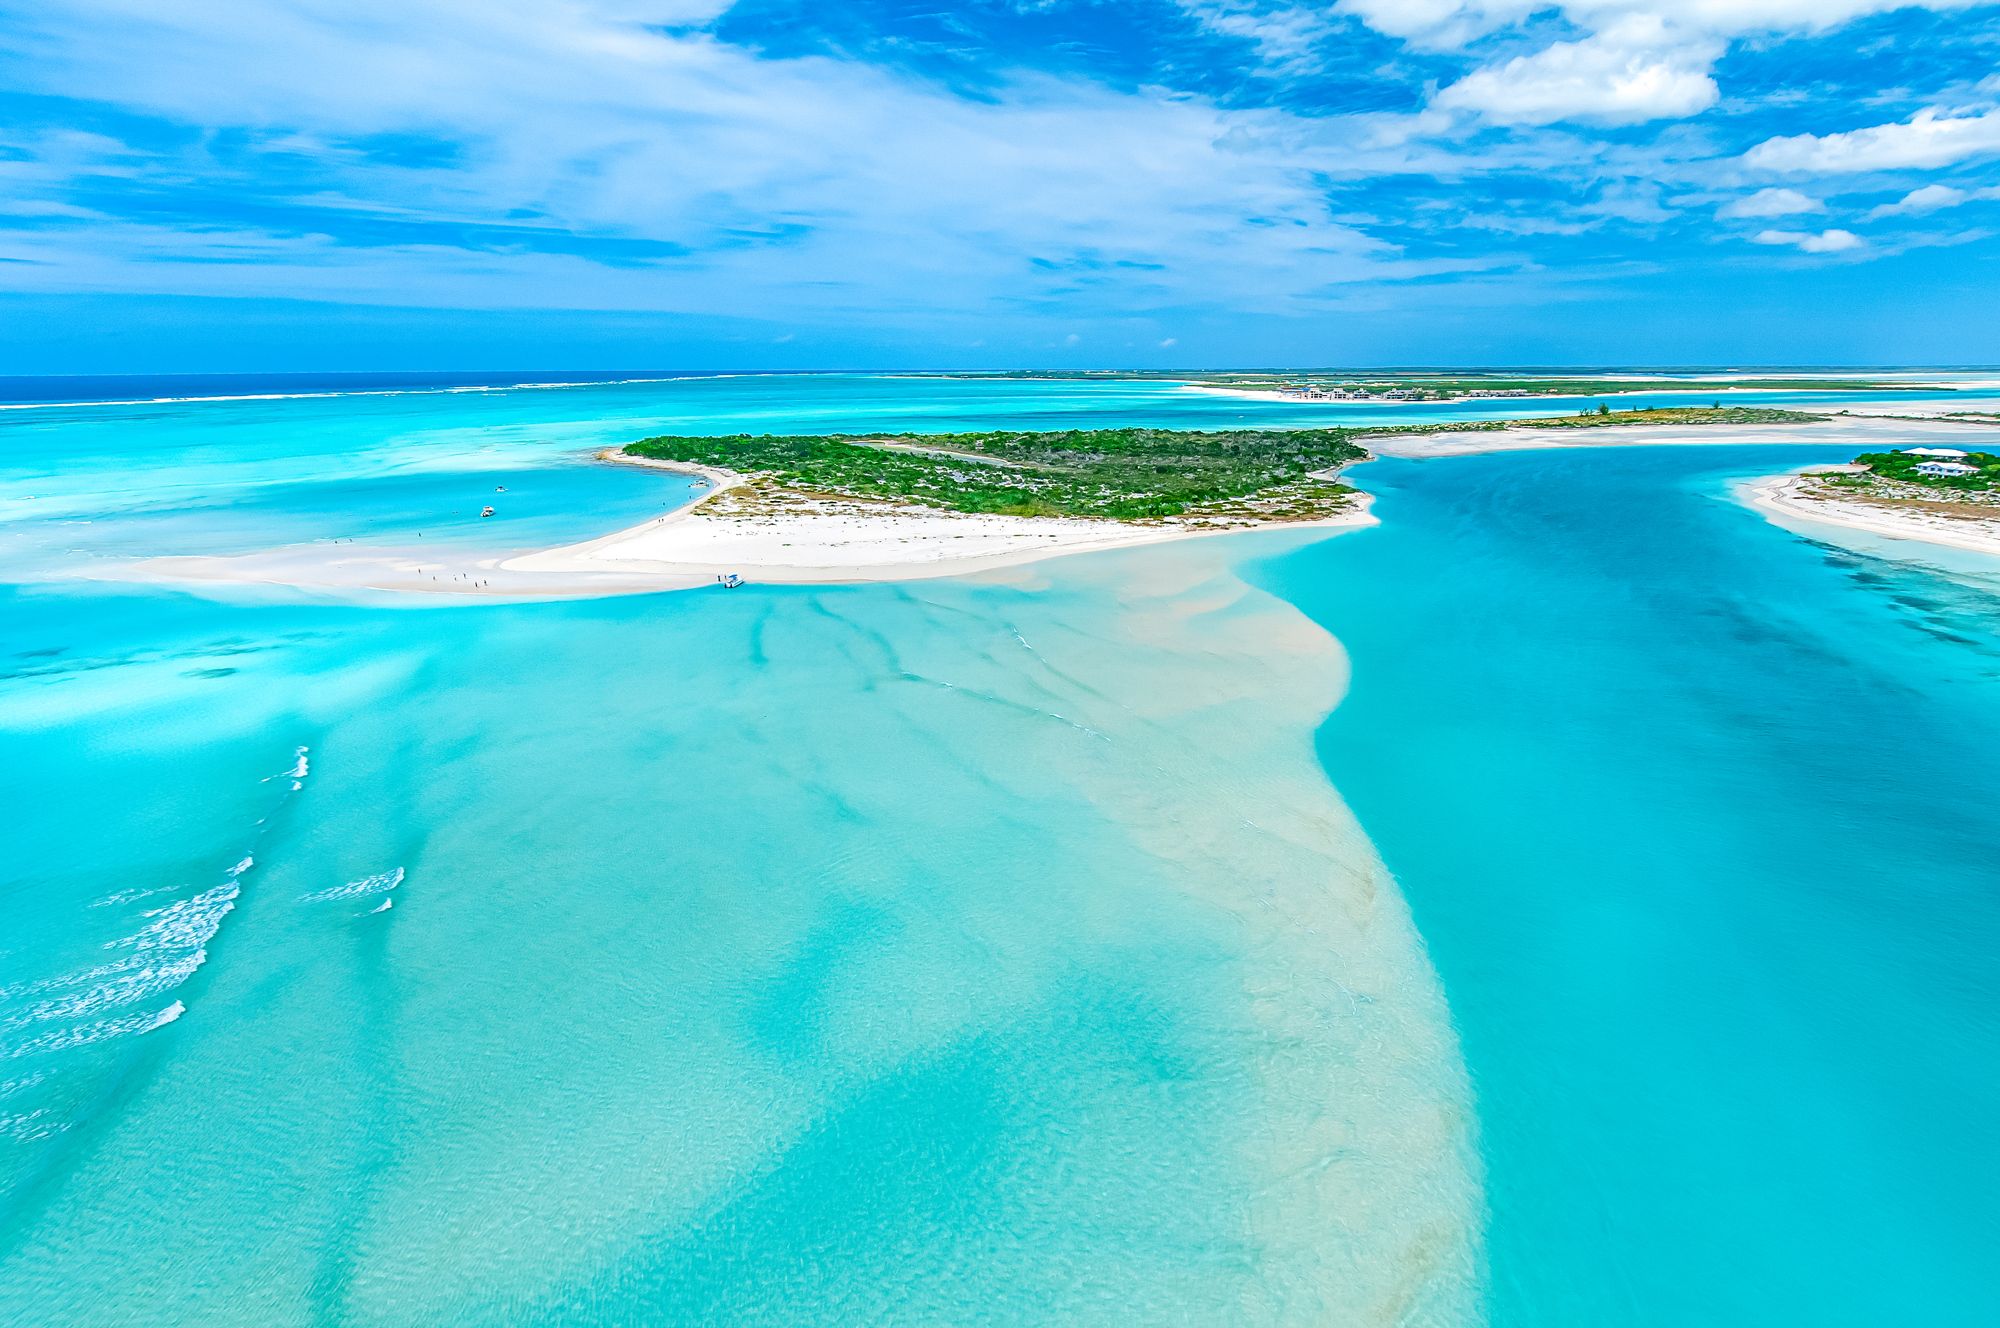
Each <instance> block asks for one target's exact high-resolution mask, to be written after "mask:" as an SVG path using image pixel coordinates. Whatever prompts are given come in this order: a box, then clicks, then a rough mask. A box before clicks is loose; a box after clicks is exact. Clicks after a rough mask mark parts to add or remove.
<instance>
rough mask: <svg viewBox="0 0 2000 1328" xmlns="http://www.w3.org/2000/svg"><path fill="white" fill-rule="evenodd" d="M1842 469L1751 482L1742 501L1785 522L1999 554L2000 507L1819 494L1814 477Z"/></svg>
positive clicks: (1810, 470)
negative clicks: (1921, 504)
mask: <svg viewBox="0 0 2000 1328" xmlns="http://www.w3.org/2000/svg"><path fill="white" fill-rule="evenodd" d="M1840 469H1845V467H1828V466H1809V467H1807V468H1805V469H1804V470H1801V471H1793V472H1791V473H1789V474H1785V475H1771V476H1767V477H1765V478H1763V479H1758V480H1751V481H1749V482H1747V483H1745V484H1744V485H1742V486H1741V487H1740V489H1739V490H1738V492H1739V494H1740V495H1741V497H1742V499H1743V501H1744V502H1746V503H1748V504H1749V505H1750V506H1752V507H1754V508H1756V509H1757V510H1758V511H1760V512H1762V513H1764V514H1765V515H1766V516H1768V517H1770V518H1771V519H1772V520H1773V521H1775V522H1777V523H1778V524H1779V525H1781V526H1787V527H1790V526H1794V525H1801V524H1802V525H1806V526H1839V527H1842V528H1845V529H1848V530H1859V531H1865V532H1867V533H1868V534H1871V535H1881V536H1884V537H1886V538H1888V539H1901V540H1917V541H1920V542H1922V543H1925V544H1937V545H1943V546H1944V547H1946V548H1951V549H1965V550H1967V551H1969V552H1972V553H1983V554H1988V555H1991V556H1994V557H2000V509H1996V508H1990V507H1989V508H1974V509H1971V510H1969V511H1968V510H1965V509H1962V508H1961V509H1960V511H1956V512H1955V511H1951V510H1949V509H1950V507H1951V505H1949V504H1943V503H1934V504H1929V505H1927V506H1924V507H1917V506H1913V505H1909V504H1902V503H1884V502H1869V501H1867V500H1865V499H1862V498H1844V497H1843V498H1826V497H1818V496H1816V495H1815V490H1816V488H1817V486H1815V485H1814V484H1813V482H1812V476H1813V475H1815V474H1822V473H1825V472H1827V471H1829V470H1840ZM1822 492H1823V491H1822Z"/></svg>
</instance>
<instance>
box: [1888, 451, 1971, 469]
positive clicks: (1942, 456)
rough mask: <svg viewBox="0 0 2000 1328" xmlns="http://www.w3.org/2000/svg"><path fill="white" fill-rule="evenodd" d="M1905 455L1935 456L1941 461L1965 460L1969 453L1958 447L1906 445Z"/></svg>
mask: <svg viewBox="0 0 2000 1328" xmlns="http://www.w3.org/2000/svg"><path fill="white" fill-rule="evenodd" d="M1903 455H1904V456H1920V457H1934V458H1936V459H1937V460H1939V461H1963V460H1965V458H1966V456H1967V453H1965V452H1961V451H1960V450H1959V449H1958V448H1956V447H1906V448H1904V449H1903ZM1918 469H1919V470H1921V469H1923V467H1921V466H1919V467H1918Z"/></svg>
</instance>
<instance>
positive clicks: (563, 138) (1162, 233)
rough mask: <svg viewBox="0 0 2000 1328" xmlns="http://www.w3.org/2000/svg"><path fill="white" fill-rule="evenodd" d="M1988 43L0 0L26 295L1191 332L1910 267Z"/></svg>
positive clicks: (620, 4)
mask: <svg viewBox="0 0 2000 1328" xmlns="http://www.w3.org/2000/svg"><path fill="white" fill-rule="evenodd" d="M919 10H922V12H918V11H919ZM1940 15H1942V16H1946V17H1944V18H1942V19H1940V18H1938V17H1937V16H1940ZM1860 23H1866V24H1870V25H1872V26H1870V27H1868V28H1867V29H1865V32H1864V30H1862V29H1858V28H1849V27H1845V26H1844V25H1852V24H1860ZM871 25H872V26H871ZM1925 25H1928V26H1925ZM1954 25H1956V26H1954ZM1919 29H1920V30H1921V31H1922V32H1923V33H1924V36H1925V40H1924V42H1922V43H1918V42H1911V43H1908V45H1909V47H1910V54H1909V57H1908V60H1907V62H1906V63H1904V64H1899V65H1897V66H1895V68H1894V69H1892V70H1891V69H1883V70H1882V71H1881V72H1877V67H1878V66H1879V65H1880V64H1881V63H1882V62H1883V61H1885V60H1889V59H1891V58H1892V57H1895V56H1896V52H1897V50H1898V46H1897V43H1896V42H1895V41H1894V40H1893V37H1894V35H1895V34H1896V33H1899V32H1903V31H1906V30H1919ZM1857 34H1861V35H1864V36H1866V37H1867V39H1868V41H1869V42H1870V43H1872V45H1871V50H1873V51H1874V52H1875V54H1873V55H1871V56H1869V57H1868V58H1867V59H1865V60H1864V59H1862V58H1860V57H1857V56H1856V55H1855V53H1854V49H1853V48H1854V45H1855V44H1856V42H1857V41H1858V40H1860V36H1857ZM1955 37H1962V40H1960V41H1958V42H1957V44H1956V45H1954V44H1953V39H1954V38H1955ZM1996 37H2000V5H1987V6H1982V5H1980V4H1977V3H1974V0H1931V3H1928V4H1922V5H1918V6H1901V5H1898V4H1895V3H1892V2H1891V0H1812V2H1811V3H1807V2H1806V0H1681V2H1680V3H1675V4H1671V5H1670V4H1666V3H1663V2H1662V0H1559V2H1558V3H1545V2H1543V0H1338V2H1337V3H1334V4H1331V5H1328V4H1313V3H1304V2H1303V0H1173V3H1172V4H1171V5H1170V6H1168V7H1166V8H1164V9H1163V8H1161V7H1160V6H1158V5H1145V4H1140V3H1137V0H1020V2H1018V3H1012V4H991V5H959V6H952V5H946V6H943V7H941V8H940V9H939V11H938V12H936V13H933V12H930V11H929V10H923V9H922V7H909V6H887V7H868V8H848V7H836V8H835V9H829V10H827V11H824V12H822V11H819V10H814V9H812V8H809V7H797V8H789V9H783V10H777V11H773V10H771V9H770V8H769V7H766V6H752V5H737V4H734V3H732V0H485V2H484V3H475V2H474V0H346V3H343V4H340V5H331V4H327V3H324V0H261V2H260V3H259V4H256V5H252V6H241V5H226V4H224V3H222V0H181V3H178V4H175V5H160V4H157V3H154V0H34V3H28V2H27V0H0V86H4V87H6V88H9V89H12V90H13V100H12V101H7V102H4V103H0V105H5V106H7V107H10V108H11V110H12V116H11V118H0V199H4V200H5V201H4V202H0V292H4V291H8V290H12V291H16V292H49V293H60V292H83V293H104V294H117V293H146V294H172V295H181V296H210V297H225V298H251V297H285V298H304V299H313V300H326V301H352V302H372V303H381V304H402V305H416V306H426V307H452V308H480V309H495V308H510V307H512V308H550V309H583V310H622V311H623V310H628V311H634V312H644V311H657V312H662V313H667V314H672V315H674V316H676V317H681V316H686V317H690V318H701V317H717V316H721V315H723V314H727V315H728V316H729V317H735V318H748V319H764V320H769V321H770V322H772V323H773V324H775V325H777V328H778V330H780V331H783V332H785V333H786V334H787V335H790V334H791V329H792V328H793V327H795V326H796V327H799V328H805V329H809V328H811V327H814V326H819V327H827V326H835V325H839V324H841V323H842V322H843V321H845V322H847V323H860V322H864V321H878V322H880V321H893V322H896V323H898V324H899V325H900V326H903V327H905V328H909V329H921V330H923V331H924V332H925V333H928V332H929V331H931V330H935V331H936V333H937V335H940V336H945V335H949V336H953V337H957V338H958V339H959V341H960V344H970V343H971V342H972V341H973V340H974V339H975V336H976V338H977V339H980V340H984V339H985V338H986V336H987V334H988V331H989V330H990V329H992V328H995V327H1016V328H1021V329H1029V328H1032V329H1034V332H1033V334H1032V335H1033V336H1034V338H1035V344H1040V345H1052V346H1059V345H1062V344H1064V341H1065V338H1066V337H1067V336H1069V335H1071V334H1072V333H1071V325H1072V324H1080V325H1085V326H1083V327H1081V328H1080V331H1079V333H1078V335H1079V338H1080V339H1079V343H1078V344H1080V345H1082V346H1093V345H1102V344H1105V339H1104V337H1103V336H1102V335H1101V333H1100V332H1099V330H1098V329H1099V327H1100V326H1101V325H1103V324H1105V323H1107V322H1120V323H1121V325H1123V324H1126V323H1129V324H1131V325H1132V331H1131V333H1130V335H1131V336H1132V338H1133V341H1132V344H1134V345H1144V346H1150V347H1154V348H1160V349H1164V348H1165V345H1164V343H1166V342H1168V341H1176V342H1177V344H1179V345H1181V346H1183V347H1185V346H1189V345H1191V344H1193V342H1194V338H1193V337H1192V336H1191V335H1190V334H1189V333H1188V332H1187V331H1186V329H1187V328H1188V327H1189V326H1190V325H1191V320H1198V319H1201V318H1216V319H1228V318H1237V319H1253V318H1278V319H1288V320H1298V321H1299V322H1300V323H1301V325H1303V324H1304V323H1305V322H1307V321H1309V320H1313V319H1324V318H1327V317H1329V316H1330V315H1337V314H1338V313H1340V312H1341V311H1344V310H1348V309H1351V308H1353V307H1354V306H1355V304H1356V303H1357V302H1358V301H1363V300H1373V301H1374V302H1375V304H1376V306H1377V307H1380V306H1382V305H1385V304H1391V303H1394V302H1395V301H1396V300H1399V299H1407V300H1411V301H1414V300H1416V299H1417V298H1418V297H1417V294H1416V292H1418V291H1426V292H1434V291H1453V292H1462V293H1463V294H1462V296H1459V297H1450V298H1463V299H1464V300H1467V301H1485V302H1488V303H1489V304H1491V305H1493V306H1495V307H1497V306H1500V305H1502V304H1504V303H1505V302H1506V301H1505V299H1504V298H1503V297H1502V296H1501V295H1500V294H1498V292H1502V291H1506V290H1517V291H1518V290H1532V291H1534V292H1536V293H1538V294H1547V293H1548V292H1551V291H1555V290H1561V291H1563V292H1565V295H1564V298H1569V297H1570V296H1569V295H1568V294H1567V293H1568V292H1580V291H1584V290H1600V291H1602V290H1614V289H1617V288H1619V284H1620V283H1621V282H1624V281H1626V280H1628V279H1631V278H1632V274H1633V273H1635V272H1641V271H1671V270H1685V271H1691V272H1699V271H1701V270H1702V269H1703V266H1704V265H1705V264H1708V263H1711V262H1713V258H1712V255H1714V254H1715V253H1717V252H1721V251H1720V250H1718V248H1717V246H1716V244H1715V241H1717V240H1718V239H1728V240H1731V241H1733V242H1734V243H1733V244H1732V245H1730V246H1729V248H1730V249H1732V250H1733V251H1734V255H1735V256H1734V257H1733V258H1732V259H1731V260H1730V261H1731V262H1732V263H1735V264H1738V265H1743V264H1759V263H1761V264H1762V265H1763V266H1764V267H1765V268H1766V269H1767V270H1771V271H1782V270H1792V269H1796V268H1797V267H1799V264H1798V263H1797V262H1796V260H1795V259H1793V258H1789V257H1782V256H1780V255H1778V254H1775V253H1764V254H1757V253H1756V251H1748V252H1746V251H1744V250H1743V249H1742V248H1741V242H1742V241H1743V240H1745V239H1750V240H1754V241H1756V242H1757V243H1758V244H1760V245H1763V246H1767V247H1769V248H1772V249H1778V248H1786V249H1791V250H1795V251H1797V252H1802V253H1810V254H1836V253H1845V254H1848V255H1850V256H1851V257H1855V258H1861V257H1866V258H1868V259H1870V260H1872V262H1873V263H1875V264H1876V265H1883V264H1885V263H1886V261H1887V260H1888V259H1890V258H1892V257H1895V256H1897V255H1902V254H1907V253H1909V252H1912V250H1913V248H1914V246H1915V245H1916V244H1918V243H1920V242H1921V239H1920V237H1916V236H1913V234H1912V232H1914V231H1917V230H1920V229H1921V227H1922V226H1923V224H1924V223H1923V221H1922V219H1923V218H1924V217H1926V216H1928V215H1930V214H1931V213H1933V212H1937V211H1940V210H1942V209H1944V208H1947V207H1953V206H1962V205H1964V204H1966V203H1969V202H1975V201H1980V200H1982V199H1985V198H1987V197H1989V192H1988V191H1989V190H1990V189H1992V188H1996V187H2000V184H1996V182H1995V180H1994V178H1993V175H1992V165H1993V162H1994V160H1995V159H1996V158H2000V109H1996V106H1995V102H1996V101H2000V84H1995V83H1992V81H1991V80H1990V79H1989V80H1988V81H1987V83H1986V84H1982V83H1981V82H1980V81H1979V80H1980V78H1981V77H1983V72H1978V71H1987V70H1990V68H1991V65H1990V51H1991V50H1992V49H1993V41H1994V39H1995V38H1996ZM1953 52H1955V53H1956V54H1955V55H1953V57H1952V61H1951V62H1947V61H1946V60H1945V59H1944V56H1945V55H1947V54H1951V53H1953ZM1919 53H1920V54H1921V56H1922V58H1921V59H1919V58H1918V55H1919ZM1982 61H1983V62H1984V63H1981V62H1982ZM1947 64H1949V68H1950V70H1952V71H1956V72H1952V73H1950V74H1949V75H1947V74H1946V73H1944V72H1933V71H1943V70H1945V69H1946V67H1947ZM1968 70H1970V71H1975V72H1966V71H1968ZM1926 79H1931V80H1934V81H1931V82H1926V81H1924V80H1926ZM4 95H5V94H0V96H4ZM1856 125H1861V126H1864V127H1862V128H1855V127H1854V126H1856ZM1932 172H1935V173H1937V175H1938V176H1939V178H1937V179H1926V178H1925V176H1926V174H1927V173H1932ZM1982 172H1984V173H1983V174H1982ZM1821 177H1824V178H1827V179H1830V180H1837V181H1839V182H1840V185H1839V187H1837V188H1836V187H1831V186H1829V185H1825V184H1808V183H1805V182H1806V181H1808V180H1813V179H1818V178H1821ZM1794 216H1800V217H1805V216H1810V217H1812V218H1813V219H1814V220H1813V223H1812V229H1809V230H1808V229H1804V228H1800V229H1796V230H1792V229H1770V230H1764V231H1758V232H1756V233H1754V234H1751V233H1749V232H1752V231H1753V230H1754V229H1755V227H1756V226H1757V225H1759V224H1761V223H1764V222H1770V221H1776V220H1777V219H1780V218H1786V217H1794ZM1745 222H1749V223H1751V224H1750V225H1748V226H1746V225H1744V224H1743V223H1745ZM1878 223H1880V224H1882V227H1883V229H1884V230H1889V229H1890V228H1891V227H1892V226H1893V229H1894V232H1895V234H1894V236H1893V237H1892V238H1891V239H1888V240H1884V239H1882V237H1880V236H1873V235H1872V232H1871V230H1870V227H1871V226H1872V225H1875V224H1878ZM1871 237H1872V242H1871ZM1963 242H1964V243H1973V242H1975V241H1973V240H1965V241H1963ZM1819 266H1820V267H1822V268H1825V267H1826V265H1819ZM1843 270H1845V265H1844V266H1843ZM1425 298H1432V299H1437V300H1439V301H1443V302H1448V297H1446V296H1444V295H1435V296H1430V295H1427V296H1425ZM1576 298H1582V297H1581V296H1580V295H1579V296H1576ZM1169 333H1172V335H1169ZM912 335H917V333H916V332H912ZM1021 335H1022V336H1023V337H1026V336H1028V335H1029V333H1028V332H1025V331H1024V332H1022V333H1021ZM800 339H801V340H804V339H806V338H804V337H801V338H800ZM764 340H765V341H767V342H775V341H776V336H775V335H772V336H768V337H765V338H764ZM786 344H789V343H786Z"/></svg>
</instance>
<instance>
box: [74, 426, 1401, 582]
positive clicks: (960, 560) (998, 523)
mask: <svg viewBox="0 0 2000 1328" xmlns="http://www.w3.org/2000/svg"><path fill="white" fill-rule="evenodd" d="M596 459H597V460H598V461H600V462H603V463H607V464H612V465H627V466H639V467H643V468H646V469H651V470H664V471H669V472H673V473H675V474H680V475H692V476H694V477H696V478H698V479H701V480H703V481H705V482H706V483H707V484H708V485H709V487H708V488H707V489H706V490H705V491H703V492H702V493H700V494H698V495H697V496H696V497H695V498H694V499H693V500H691V501H690V502H688V503H686V504H684V505H682V506H680V507H677V508H675V509H674V510H673V511H671V512H668V513H666V514H665V515H663V516H658V517H653V518H650V519H649V520H647V521H644V522H642V523H640V524H639V525H636V526H630V527H626V528H624V529H620V530H614V531H611V532H609V533H607V534H604V535H599V536H595V537H592V538H590V539H586V540H581V541H578V542H576V543H573V544H565V545H559V546H556V547H553V548H545V549H533V550H526V551H522V550H512V551H504V552H493V551H486V552H484V553H483V554H482V553H470V554H468V555H465V556H456V557H455V556H453V555H452V554H450V553H443V554H442V555H441V554H440V552H439V551H437V550H418V549H406V548H376V549H371V550H363V549H354V550H347V549H343V550H342V551H340V552H335V551H334V550H333V549H332V548H331V547H330V546H326V545H320V544H304V545H292V546H287V547H283V548H277V549H270V550H265V551H261V552H257V553H249V554H235V555H202V556H176V557H159V558H147V559H140V560H136V561H134V562H130V563H124V564H119V565H117V567H116V568H115V570H106V571H101V572H97V573H95V574H90V575H93V579H99V580H115V581H138V582H143V583H149V584H159V585H177V586H182V587H184V588H192V587H197V586H207V587H235V588H236V589H237V590H238V591H239V593H240V592H244V591H248V592H252V593H269V592H273V591H285V590H290V591H306V592H311V593H317V594H327V595H334V596H345V595H354V594H362V595H368V594H382V595H391V596H401V595H407V594H420V595H432V596H437V595H442V596H448V597H455V598H469V599H491V598H496V597H497V598H510V599H547V598H587V597H593V596H603V595H630V594H647V593H652V592H656V591H666V590H687V589H693V588H696V587H700V586H705V585H713V584H715V583H716V582H717V581H718V580H719V579H720V578H722V577H723V576H725V575H730V574H734V575H738V576H740V577H742V578H743V580H744V581H746V582H761V583H764V584H772V585H829V584H841V583H862V582H878V581H913V580H927V579H931V578H936V577H952V576H965V575H970V574H973V573H978V572H986V571H993V570H997V569H1001V568H1008V567H1018V566H1021V565H1023V564H1027V563H1034V562H1040V561H1043V560H1045V559H1049V558H1057V557H1063V556H1066V555H1070V554H1079V553H1095V552H1102V551H1106V550H1110V549H1122V548H1136V547H1140V546H1144V545H1150V544H1161V543H1167V542H1171V541H1180V540H1187V539H1195V538H1201V537H1206V536H1214V535H1230V534H1243V533H1247V532H1252V531H1276V530H1326V531H1332V530H1344V529H1357V528H1360V527H1364V526H1369V525H1373V524H1375V523H1376V518H1375V517H1374V516H1373V515H1371V514H1370V512H1369V507H1370V505H1371V499H1370V496H1369V495H1367V494H1365V493H1364V494H1357V495H1356V496H1355V498H1354V499H1352V500H1351V501H1350V502H1349V504H1348V506H1347V509H1346V510H1344V511H1343V512H1341V513H1340V514H1339V515H1337V516H1334V517H1330V518H1326V519H1323V520H1319V521H1290V522H1281V521H1271V522H1228V523H1225V522H1198V521H1189V522H1178V523H1176V522H1160V523H1156V524H1146V525H1140V524H1137V523H1128V522H1120V521H1104V520H1090V519H1082V518H1065V517H1012V516H982V515H975V514H969V513H959V512H948V511H943V510H939V509H930V508H912V507H902V506H897V505H894V504H888V503H873V502H866V501H861V500H854V499H847V498H839V497H833V496H828V497H826V498H825V499H821V500H812V501H810V502H807V503H801V504H799V505H798V506H796V507H794V508H791V509H789V510H785V511H782V512H758V511H734V512H717V511H715V510H713V507H712V504H713V502H714V500H715V499H716V498H718V497H720V496H722V495H723V494H725V493H729V492H731V491H734V490H738V489H741V488H742V487H743V486H744V485H745V483H746V477H745V476H743V475H741V474H738V473H736V472H734V471H728V470H722V469H718V468H714V467H708V466H700V465H693V464H682V463H679V462H668V461H658V460H654V459H652V458H648V457H634V456H629V455H626V454H625V453H623V452H622V451H621V450H619V449H616V448H608V449H604V450H602V451H599V452H598V453H597V454H596Z"/></svg>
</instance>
